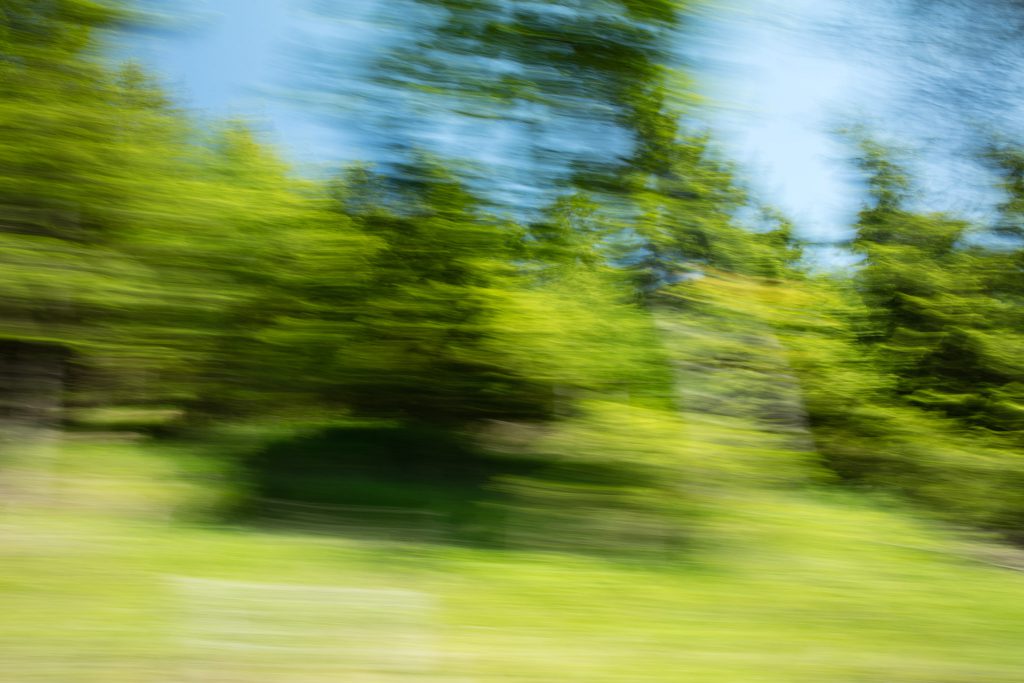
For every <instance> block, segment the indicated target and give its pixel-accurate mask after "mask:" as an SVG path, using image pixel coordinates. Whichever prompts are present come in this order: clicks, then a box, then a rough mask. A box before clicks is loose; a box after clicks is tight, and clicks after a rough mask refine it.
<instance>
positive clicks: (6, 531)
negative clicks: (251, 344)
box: [0, 441, 1024, 683]
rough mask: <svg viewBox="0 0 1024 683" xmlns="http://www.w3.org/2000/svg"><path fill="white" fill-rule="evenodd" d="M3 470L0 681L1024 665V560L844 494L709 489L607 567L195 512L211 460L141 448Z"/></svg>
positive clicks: (990, 674) (676, 677)
mask: <svg viewBox="0 0 1024 683" xmlns="http://www.w3.org/2000/svg"><path fill="white" fill-rule="evenodd" d="M21 475H22V481H20V483H19V486H18V487H17V488H19V490H21V491H22V492H23V495H20V496H14V497H10V498H9V499H8V505H7V507H6V509H5V511H4V515H3V519H2V525H0V538H2V544H0V604H2V605H3V608H2V610H0V624H2V625H0V629H2V630H0V647H2V656H0V660H2V662H3V666H2V671H0V680H3V681H5V682H8V681H9V682H10V683H23V682H24V683H30V682H35V681H39V682H43V681H45V682H50V681H53V682H58V681H59V682H61V683H71V682H79V681H81V682H83V683H85V682H89V683H92V682H96V683H100V682H102V683H122V682H123V683H143V682H150V681H152V682H177V681H209V682H213V681H218V682H222V681H223V682H235V681H238V682H239V683H241V682H242V681H245V682H246V683H254V682H260V683H264V682H265V683H276V682H278V681H281V682H289V683H291V682H295V683H313V682H318V683H319V682H321V681H402V680H424V681H480V682H484V681H505V680H509V681H581V682H582V681H587V682H596V681H671V682H682V681H686V682H691V681H692V682H695V683H701V682H708V683H711V682H714V683H734V682H735V683H750V682H758V683H802V682H807V683H811V682H814V683H819V682H822V681H828V682H834V683H854V682H861V681H885V682H887V683H904V682H905V683H911V682H913V683H983V682H990V681H991V682H996V681H998V682H1006V683H1019V681H1021V680H1024V574H1022V573H1020V572H1017V571H1013V570H1011V569H1008V568H1004V567H998V566H994V565H992V564H985V563H984V562H981V561H978V560H976V559H973V557H974V556H975V555H976V554H977V553H976V551H975V550H972V549H971V548H972V546H969V545H968V544H967V543H966V542H965V541H964V540H963V538H960V537H957V536H954V535H952V534H951V533H950V532H948V531H944V530H942V529H940V528H938V527H935V526H933V525H931V524H930V523H928V522H925V521H922V520H917V519H914V518H912V517H911V516H909V515H908V514H907V513H905V512H900V511H899V510H898V509H896V508H892V507H888V508H887V507H886V506H883V505H876V504H870V503H869V502H866V501H865V500H864V499H862V498H855V497H852V496H847V495H843V494H822V493H808V492H800V491H799V490H797V491H788V492H787V491H770V490H758V489H754V488H751V489H749V490H744V491H736V492H734V493H732V494H729V493H725V492H723V493H722V494H721V495H722V499H721V500H720V501H718V504H716V505H715V506H714V507H713V509H714V510H715V512H714V513H713V514H708V515H705V516H703V517H702V518H701V519H700V521H699V530H698V533H697V534H696V539H695V541H694V543H693V548H692V549H691V550H690V551H689V552H688V553H687V554H686V557H685V559H682V560H679V559H676V560H668V559H667V558H666V559H657V558H655V559H649V558H648V559H643V560H640V559H633V560H626V559H623V560H614V559H599V558H595V557H588V556H584V555H579V554H571V553H565V554H562V553H554V552H544V553H541V552H522V551H518V552H516V551H509V550H495V549H489V550H488V549H479V548H468V547H458V546H451V545H444V544H436V543H416V542H403V543H393V542H388V541H387V540H382V539H377V540H351V539H346V538H344V537H339V536H336V535H324V534H315V533H310V532H304V531H301V530H292V531H289V530H287V529H277V530H273V531H271V530H266V529H264V530H259V529H256V528H246V527H243V526H238V527H229V526H217V525H213V524H210V523H200V522H199V521H197V520H196V519H195V518H194V516H191V515H188V514H182V512H184V511H188V510H194V509H197V508H201V507H202V506H204V505H210V504H211V503H210V501H211V500H212V499H211V496H212V495H214V493H215V491H216V488H217V485H216V482H215V481H214V477H213V476H212V474H211V473H210V472H205V473H204V471H203V470H202V468H199V467H197V461H196V460H195V459H189V458H188V457H186V456H185V455H183V454H182V453H180V452H174V451H169V450H167V449H166V448H164V449H158V448H155V447H152V446H146V445H143V444H135V443H110V444H102V443H83V442H77V441H74V442H66V443H64V444H63V445H61V446H60V447H59V449H58V451H57V453H56V455H54V456H53V458H52V459H51V460H50V461H49V462H48V463H47V469H46V471H45V472H41V471H34V470H33V469H32V468H23V469H22V470H21ZM33 477H34V478H33ZM25 491H28V493H24V492H25ZM978 547H980V546H978ZM989 552H994V551H992V550H991V549H990V550H989ZM1004 564H1005V563H1004Z"/></svg>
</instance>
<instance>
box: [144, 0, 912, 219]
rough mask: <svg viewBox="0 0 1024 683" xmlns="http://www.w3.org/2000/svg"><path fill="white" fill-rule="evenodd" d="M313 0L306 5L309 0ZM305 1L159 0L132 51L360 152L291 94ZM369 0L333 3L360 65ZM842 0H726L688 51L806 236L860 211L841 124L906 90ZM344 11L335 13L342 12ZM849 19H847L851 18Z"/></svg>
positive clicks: (213, 94)
mask: <svg viewBox="0 0 1024 683" xmlns="http://www.w3.org/2000/svg"><path fill="white" fill-rule="evenodd" d="M305 1H308V0H305ZM304 4H305V2H304V0H206V1H205V2H203V1H202V0H177V2H174V3H169V2H166V1H165V0H150V5H151V6H152V7H154V8H156V9H160V8H161V7H165V8H173V10H172V11H170V12H169V14H170V15H171V16H173V17H174V21H176V22H178V23H179V24H180V26H179V27H178V30H173V31H163V32H147V33H145V34H140V35H136V36H134V37H132V38H131V39H130V41H129V43H128V45H127V46H126V47H125V48H124V52H125V53H126V54H128V55H131V56H133V57H136V58H138V59H140V60H142V61H143V62H145V63H147V64H149V65H150V66H151V67H152V68H155V69H156V70H157V72H158V73H159V74H160V75H161V76H162V77H163V78H164V79H165V82H166V83H167V84H168V85H169V86H170V88H171V89H172V91H173V92H174V93H175V94H176V96H177V98H178V99H179V101H181V102H182V103H183V104H185V105H186V106H188V107H189V108H190V109H193V110H197V111H199V112H201V113H204V114H207V115H209V116H212V117H224V116H239V117H244V118H247V119H253V120H256V121H258V122H260V125H261V126H262V127H263V128H264V129H266V130H267V132H268V133H269V134H270V136H271V139H273V140H275V141H277V142H278V143H279V144H280V145H281V146H282V149H283V150H284V153H285V155H286V156H287V157H289V158H291V159H293V160H296V161H297V162H300V163H302V164H309V165H315V164H318V163H325V162H333V161H337V160H339V159H353V158H359V157H360V156H361V154H362V153H363V152H364V151H365V150H362V149H361V148H360V145H359V138H358V135H357V134H355V133H354V132H351V131H349V132H346V131H345V129H344V127H342V126H330V125H327V124H326V123H325V122H324V121H322V120H318V119H317V118H316V117H315V116H313V115H311V114H310V113H309V107H307V106H305V105H304V104H303V103H302V102H300V101H298V100H296V99H294V98H289V97H285V96H283V95H282V93H283V92H284V91H285V90H286V89H287V88H288V82H289V79H290V78H291V76H290V75H289V74H290V73H291V72H290V71H289V69H288V60H289V54H290V51H291V50H294V48H295V44H296V41H298V40H301V37H302V36H303V35H304V34H308V32H309V31H316V30H317V28H318V27H317V25H316V24H315V23H314V21H313V20H312V19H311V17H310V15H308V14H305V13H304V11H303V7H304ZM372 4H373V0H351V1H350V2H349V3H347V4H345V3H337V4H336V6H340V7H342V8H343V9H342V11H341V13H340V14H341V16H340V19H339V21H338V22H336V23H335V25H334V26H332V27H331V30H332V31H333V32H334V34H335V35H336V36H340V37H342V39H343V40H345V41H346V42H347V44H348V46H349V54H350V55H352V59H353V60H358V59H360V58H365V56H366V55H368V54H370V53H372V51H373V50H374V49H375V47H376V46H377V45H378V44H379V43H380V42H381V40H382V38H381V36H380V35H379V33H378V32H377V30H376V29H375V27H374V26H373V24H371V23H369V22H367V21H365V20H366V18H367V14H368V12H369V11H370V9H372ZM850 6H851V5H850V3H848V2H846V0H787V1H786V2H784V3H780V2H777V1H772V0H724V2H722V3H721V4H720V6H719V7H718V8H717V9H716V11H714V12H712V13H709V14H708V18H707V19H706V20H704V22H703V23H702V25H701V26H700V27H699V29H698V31H697V35H698V36H699V41H698V42H697V43H695V47H694V48H693V49H692V50H691V52H692V53H693V56H694V58H695V59H696V60H697V61H698V63H699V65H700V70H699V76H700V87H701V90H702V91H703V93H704V94H705V95H706V96H707V97H708V99H709V102H710V106H711V110H710V115H709V118H710V119H712V120H713V122H714V126H715V128H716V132H717V134H718V137H719V139H720V141H721V143H722V145H723V146H724V147H725V148H726V151H727V153H728V154H729V156H730V157H732V158H733V159H735V160H737V161H738V162H739V163H740V164H741V166H742V168H743V169H744V171H745V176H746V177H747V179H748V182H749V183H750V184H751V186H752V187H753V188H754V189H755V191H757V192H758V193H759V195H760V196H761V197H762V198H763V199H764V200H767V201H769V202H771V203H773V204H775V205H777V206H779V207H780V208H782V209H783V210H784V211H785V212H787V214H789V215H790V216H791V217H793V218H794V219H795V221H796V223H797V225H798V227H799V229H800V231H801V233H802V234H803V235H805V236H807V237H809V238H812V239H828V238H831V237H838V236H841V235H842V234H843V233H844V230H845V227H846V226H848V225H849V223H850V221H851V219H852V217H853V215H854V213H855V212H856V210H857V208H858V202H859V199H858V195H857V192H856V191H854V179H853V178H852V177H851V175H850V172H849V169H848V166H847V164H846V163H845V162H844V157H845V154H846V151H845V150H844V149H843V148H842V146H841V145H840V144H839V143H838V142H837V140H836V139H835V137H834V135H832V130H833V129H834V128H835V127H836V126H837V125H839V124H841V123H843V122H848V121H850V120H851V117H855V116H872V115H875V114H876V113H877V112H875V111H872V110H871V106H872V105H873V104H874V103H877V102H879V101H884V100H885V99H886V97H887V96H888V95H889V94H890V93H891V92H892V91H893V90H894V88H896V84H895V83H893V82H892V81H891V80H890V79H889V78H888V77H887V74H886V72H885V71H884V70H883V69H880V68H878V67H877V66H872V65H870V64H868V63H866V62H865V61H864V60H855V59H848V58H844V56H843V55H842V54H841V52H840V51H838V50H836V49H835V46H830V45H829V44H828V43H827V41H825V40H823V38H822V36H821V34H820V32H817V31H815V30H813V27H814V26H816V25H818V24H820V23H821V22H823V21H825V22H827V21H828V20H829V19H834V18H835V17H836V16H839V15H841V14H842V13H843V12H847V13H848V12H849V10H850ZM335 11H337V10H335ZM848 17H849V15H848V14H847V19H848Z"/></svg>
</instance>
